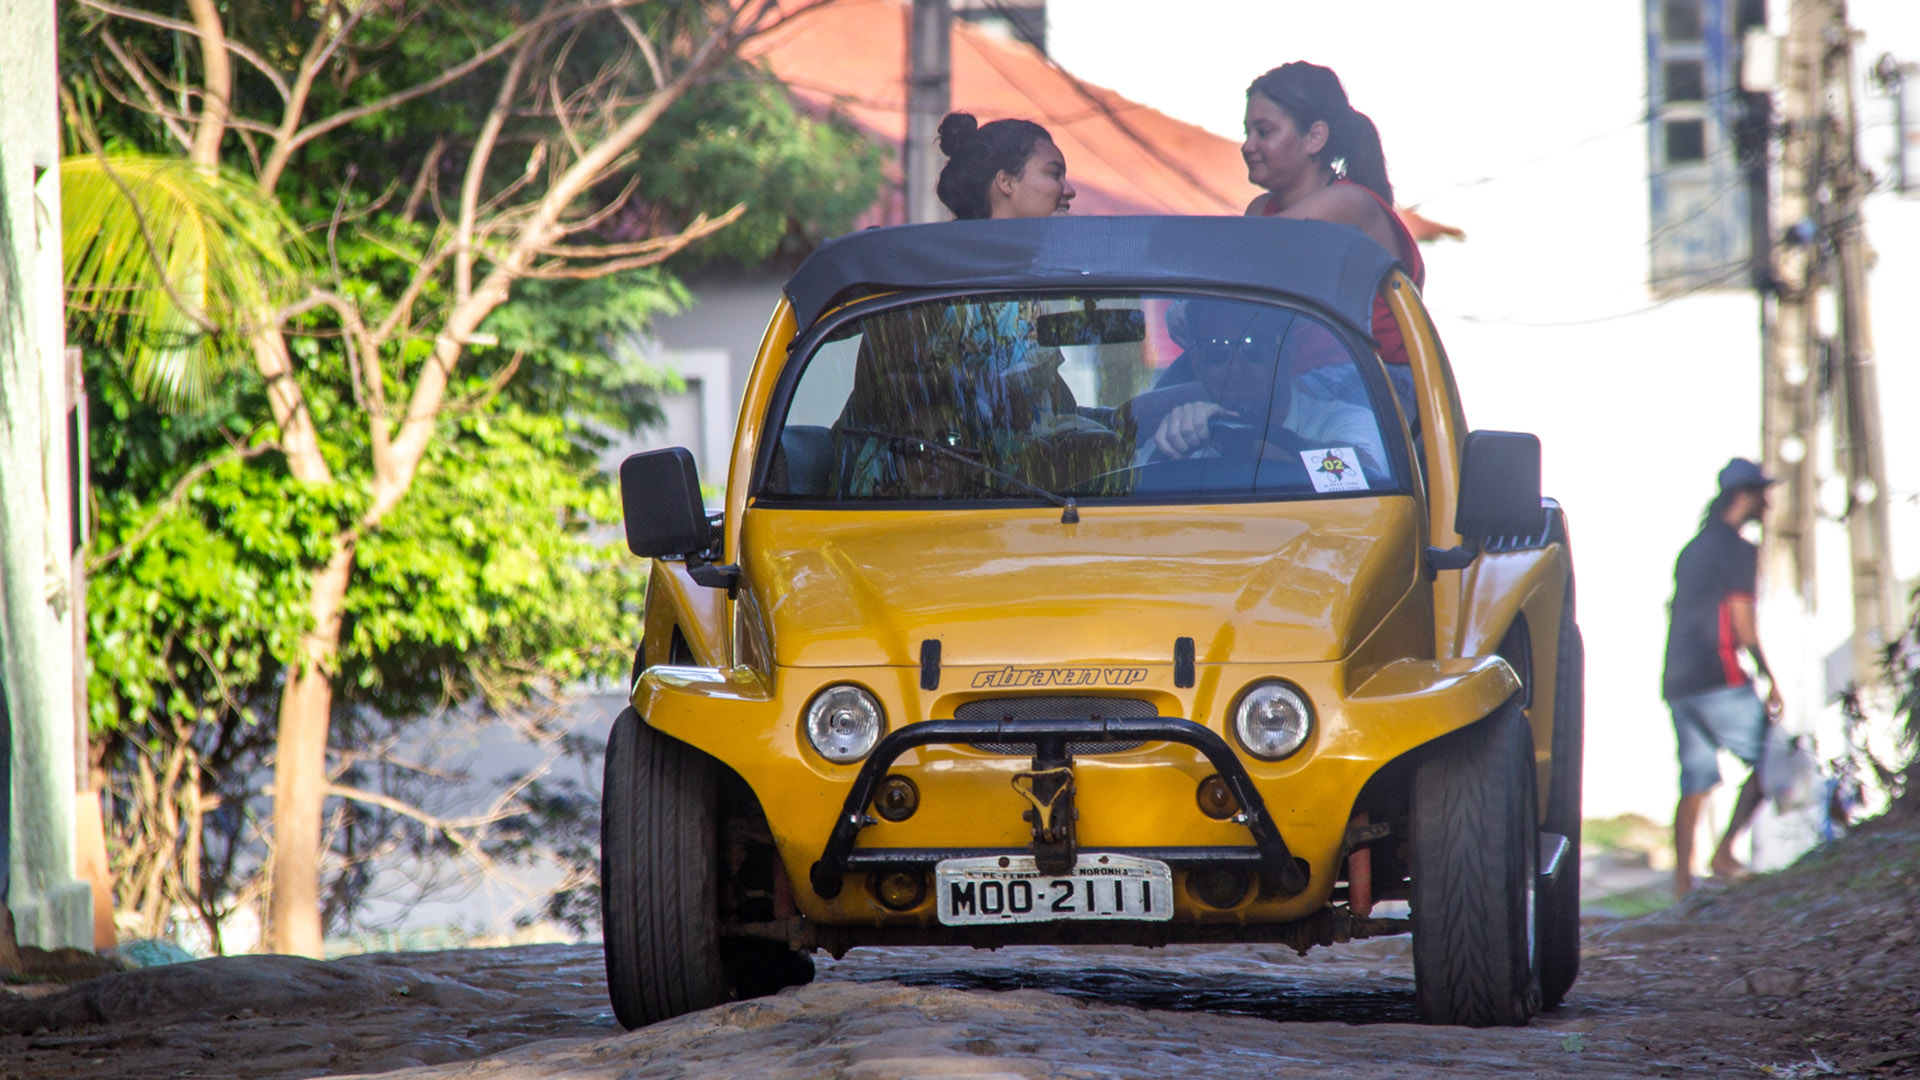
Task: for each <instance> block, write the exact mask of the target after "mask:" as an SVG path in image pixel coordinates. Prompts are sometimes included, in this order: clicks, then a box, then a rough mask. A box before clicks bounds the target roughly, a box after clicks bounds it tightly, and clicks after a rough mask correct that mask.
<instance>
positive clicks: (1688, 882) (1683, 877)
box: [1673, 870, 1693, 900]
mask: <svg viewBox="0 0 1920 1080" xmlns="http://www.w3.org/2000/svg"><path fill="white" fill-rule="evenodd" d="M1692 891H1693V875H1692V874H1689V873H1687V872H1686V871H1685V870H1675V871H1674V872H1673V898H1674V899H1675V900H1685V899H1686V898H1687V894H1688V893H1690V892H1692Z"/></svg>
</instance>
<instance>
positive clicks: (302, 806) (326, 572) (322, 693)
mask: <svg viewBox="0 0 1920 1080" xmlns="http://www.w3.org/2000/svg"><path fill="white" fill-rule="evenodd" d="M353 553H354V548H353V545H352V544H351V543H347V544H343V545H342V546H341V548H340V550H339V551H337V552H335V553H334V556H333V558H332V559H330V560H328V562H327V564H326V565H325V566H324V567H322V568H321V569H320V570H318V571H317V572H315V574H314V575H313V582H312V587H311V593H310V596H309V599H308V605H309V610H310V611H311V612H312V615H313V629H312V630H310V631H308V633H307V635H306V637H305V639H304V640H303V645H304V650H303V651H304V653H305V655H304V656H303V657H302V658H301V661H300V663H299V665H298V666H297V667H294V668H290V669H289V670H288V672H287V684H286V688H285V689H284V690H283V691H282V692H281V695H280V726H279V734H278V736H277V738H276V742H275V758H274V764H273V784H274V792H273V871H272V873H273V889H272V892H271V897H272V899H271V900H270V901H269V903H268V914H267V924H268V938H267V940H268V944H269V948H270V949H271V950H272V951H273V952H278V953H290V954H292V955H295V956H313V957H318V956H320V955H321V945H322V942H323V935H324V929H325V928H324V927H322V926H321V925H320V839H321V838H320V828H321V822H322V813H321V811H322V809H323V806H324V804H325V802H326V790H327V733H328V731H329V730H330V729H331V727H332V719H333V675H332V672H331V670H330V669H331V668H332V666H333V663H334V658H335V657H336V656H337V655H338V654H339V652H340V609H341V607H342V605H343V604H344V603H345V601H346V596H347V582H348V581H349V580H350V579H351V578H352V576H353Z"/></svg>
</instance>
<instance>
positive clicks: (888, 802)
mask: <svg viewBox="0 0 1920 1080" xmlns="http://www.w3.org/2000/svg"><path fill="white" fill-rule="evenodd" d="M918 809H920V789H919V788H917V787H915V786H914V783H913V781H911V780H909V779H907V778H906V777H904V776H889V777H887V778H886V779H885V780H882V781H880V790H879V791H876V792H874V795H873V812H874V813H876V814H879V815H880V816H881V817H882V818H885V819H886V820H888V821H905V820H907V819H908V818H910V817H912V816H913V812H914V811H915V810H918Z"/></svg>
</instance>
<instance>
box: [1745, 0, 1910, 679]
mask: <svg viewBox="0 0 1920 1080" xmlns="http://www.w3.org/2000/svg"><path fill="white" fill-rule="evenodd" d="M1780 61H1781V62H1780V90H1781V109H1780V173H1779V184H1780V187H1779V196H1778V199H1777V200H1776V202H1775V207H1776V210H1777V214H1776V217H1775V218H1774V222H1773V229H1772V237H1771V250H1772V281H1771V283H1770V285H1771V290H1772V294H1773V295H1772V318H1771V320H1770V332H1769V333H1768V335H1767V347H1766V348H1767V351H1766V357H1765V371H1764V380H1763V381H1764V387H1765V389H1764V394H1765V397H1764V401H1763V407H1762V413H1761V428H1762V437H1763V439H1764V441H1765V450H1764V458H1765V465H1766V467H1767V469H1768V470H1769V471H1770V472H1772V473H1773V475H1775V476H1778V477H1780V478H1781V480H1782V481H1783V482H1782V484H1781V489H1780V491H1779V494H1778V496H1777V498H1776V503H1777V505H1776V507H1775V513H1774V518H1773V525H1772V527H1771V528H1770V529H1769V531H1768V535H1767V537H1766V541H1765V547H1764V559H1765V562H1764V566H1765V574H1766V580H1767V583H1768V585H1769V587H1770V589H1771V590H1772V591H1773V595H1776V596H1780V595H1786V594H1789V593H1790V594H1793V595H1797V596H1798V597H1799V599H1800V600H1801V601H1802V603H1803V604H1804V605H1805V608H1806V610H1807V611H1808V612H1811V611H1812V609H1813V608H1814V606H1815V605H1816V603H1817V600H1818V597H1817V595H1816V591H1815V579H1816V576H1817V565H1818V564H1817V561H1816V559H1815V555H1816V551H1815V546H1814V529H1815V526H1816V524H1817V522H1818V511H1817V507H1818V504H1819V500H1818V491H1819V483H1820V473H1821V470H1820V453H1819V450H1820V441H1821V440H1820V438H1819V435H1820V431H1821V424H1820V419H1821V417H1820V406H1821V401H1822V396H1823V392H1831V395H1832V397H1831V403H1832V406H1833V410H1832V412H1833V426H1832V429H1831V430H1832V446H1833V452H1834V459H1835V466H1836V467H1837V471H1838V473H1839V476H1840V478H1843V479H1844V480H1845V482H1846V505H1845V512H1844V516H1845V520H1846V523H1847V539H1848V553H1849V562H1850V570H1851V574H1850V576H1851V580H1852V589H1851V591H1852V600H1853V625H1854V634H1853V665H1852V666H1853V680H1854V682H1855V683H1856V684H1858V685H1861V686H1866V685H1870V684H1873V683H1875V682H1878V681H1879V677H1880V665H1879V661H1880V656H1881V652H1882V650H1883V649H1884V648H1885V646H1886V644H1887V643H1888V642H1890V641H1892V640H1893V639H1894V638H1895V637H1897V636H1898V633H1899V627H1900V626H1901V625H1902V624H1903V623H1904V619H1903V618H1902V615H1903V614H1904V612H1903V609H1902V608H1901V607H1900V606H1899V603H1898V598H1897V595H1896V588H1895V582H1894V579H1893V569H1892V559H1891V546H1890V542H1889V534H1888V528H1887V509H1886V491H1887V483H1886V465H1885V462H1884V460H1883V454H1884V450H1883V443H1882V440H1881V424H1880V398H1879V386H1878V380H1877V379H1876V377H1875V373H1874V358H1873V335H1872V327H1871V320H1870V318H1869V314H1868V300H1867V268H1868V265H1869V259H1870V250H1869V248H1868V246H1867V241H1866V235H1865V229H1864V227H1863V224H1862V220H1861V203H1862V200H1863V199H1864V198H1865V196H1866V193H1867V180H1866V175H1865V173H1864V172H1863V171H1862V169H1861V167H1860V160H1859V149H1858V147H1859V135H1858V122H1857V118H1856V115H1855V109H1854V90H1853V82H1854V69H1853V32H1852V30H1851V29H1850V28H1849V27H1848V26H1847V10H1846V0H1797V2H1795V3H1794V4H1793V5H1792V7H1791V9H1790V11H1789V14H1788V27H1787V36H1786V37H1785V39H1784V40H1783V41H1782V42H1781V53H1780ZM1829 286H1830V287H1832V288H1833V289H1834V290H1835V293H1836V294H1837V295H1836V297H1835V299H1836V300H1837V303H1836V305H1835V306H1836V308H1837V309H1838V320H1837V322H1838V325H1837V327H1836V330H1837V332H1838V339H1837V340H1836V341H1832V342H1829V341H1826V340H1824V339H1823V338H1822V337H1821V335H1820V332H1819V328H1818V325H1817V319H1816V317H1815V306H1816V303H1817V302H1818V299H1819V294H1820V292H1821V290H1822V289H1824V288H1827V287H1829Z"/></svg>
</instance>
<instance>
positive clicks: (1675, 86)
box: [1661, 60, 1707, 102]
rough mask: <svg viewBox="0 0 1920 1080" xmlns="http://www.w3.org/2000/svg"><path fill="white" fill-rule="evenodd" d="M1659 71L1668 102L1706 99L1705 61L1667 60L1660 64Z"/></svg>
mask: <svg viewBox="0 0 1920 1080" xmlns="http://www.w3.org/2000/svg"><path fill="white" fill-rule="evenodd" d="M1661 71H1662V72H1663V73H1664V74H1663V78H1662V82H1663V83H1664V84H1665V85H1664V92H1665V96H1666V100H1667V101H1668V102H1675V101H1705V100H1707V65H1706V61H1704V60H1669V61H1667V62H1666V63H1665V64H1663V65H1661Z"/></svg>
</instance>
